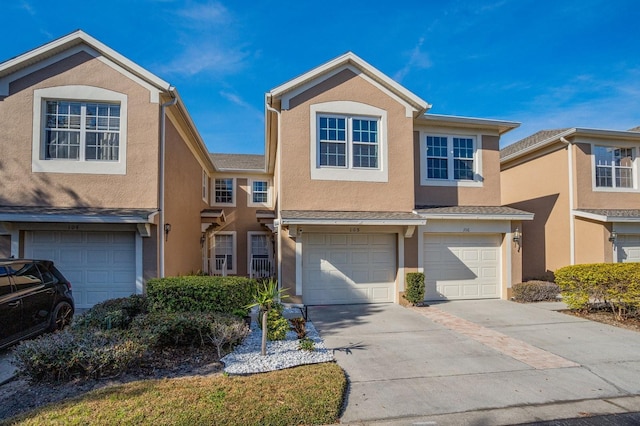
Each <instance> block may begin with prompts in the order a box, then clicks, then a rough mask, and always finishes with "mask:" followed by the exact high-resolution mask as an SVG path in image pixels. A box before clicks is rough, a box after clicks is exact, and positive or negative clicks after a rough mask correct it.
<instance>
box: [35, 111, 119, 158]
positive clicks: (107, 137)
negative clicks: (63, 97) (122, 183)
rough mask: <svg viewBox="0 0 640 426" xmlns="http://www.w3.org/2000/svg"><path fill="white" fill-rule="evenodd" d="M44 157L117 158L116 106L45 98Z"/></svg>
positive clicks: (117, 128) (117, 117)
mask: <svg viewBox="0 0 640 426" xmlns="http://www.w3.org/2000/svg"><path fill="white" fill-rule="evenodd" d="M45 123H46V124H45V131H44V133H45V136H44V158H45V159H46V160H54V159H65V160H77V161H118V159H119V158H120V156H119V154H120V105H118V104H108V103H86V102H69V101H46V122H45Z"/></svg>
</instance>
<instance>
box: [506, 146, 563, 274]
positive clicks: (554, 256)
mask: <svg viewBox="0 0 640 426" xmlns="http://www.w3.org/2000/svg"><path fill="white" fill-rule="evenodd" d="M501 180H502V183H501V188H502V191H501V193H502V203H503V204H505V205H509V206H512V207H514V208H517V209H521V210H524V211H528V212H532V213H534V214H535V218H534V220H533V221H523V222H522V234H523V236H522V256H523V259H522V264H523V265H522V275H523V279H531V278H543V277H545V276H548V274H549V272H552V271H554V270H556V269H557V268H560V267H562V266H566V265H568V264H569V263H570V261H571V258H570V256H571V254H570V244H569V196H568V190H569V178H568V166H567V150H566V149H560V150H558V151H554V152H552V153H550V154H547V155H546V156H543V157H539V158H536V159H532V160H530V161H527V162H524V163H522V164H519V165H518V166H516V167H513V168H509V169H506V170H503V171H502V173H501Z"/></svg>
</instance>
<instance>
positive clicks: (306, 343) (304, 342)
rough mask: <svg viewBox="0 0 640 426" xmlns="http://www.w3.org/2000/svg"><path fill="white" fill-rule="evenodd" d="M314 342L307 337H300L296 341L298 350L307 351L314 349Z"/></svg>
mask: <svg viewBox="0 0 640 426" xmlns="http://www.w3.org/2000/svg"><path fill="white" fill-rule="evenodd" d="M315 345H316V344H315V342H314V341H313V340H312V339H310V338H309V337H305V338H304V339H300V341H299V342H298V350H299V351H308V352H313V351H315V350H316V346H315Z"/></svg>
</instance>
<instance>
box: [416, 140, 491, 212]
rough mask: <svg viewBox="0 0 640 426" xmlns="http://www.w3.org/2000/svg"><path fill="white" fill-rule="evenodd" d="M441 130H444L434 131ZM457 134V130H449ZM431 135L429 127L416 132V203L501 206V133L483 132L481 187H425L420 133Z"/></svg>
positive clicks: (424, 165) (428, 204)
mask: <svg viewBox="0 0 640 426" xmlns="http://www.w3.org/2000/svg"><path fill="white" fill-rule="evenodd" d="M435 133H436V134H440V133H442V130H438V131H437V132H435ZM449 133H451V134H457V133H456V131H455V130H451V131H449ZM427 134H429V128H427V127H421V128H419V131H418V130H417V131H415V132H414V134H413V149H414V154H413V155H414V162H415V163H414V180H415V200H416V205H427V206H499V205H500V148H499V141H500V138H499V137H498V136H489V135H482V137H481V139H482V151H481V152H482V173H481V176H482V179H483V180H482V186H480V187H476V186H463V183H461V186H426V185H425V186H423V185H421V181H420V169H421V167H426V164H425V162H426V159H424V161H421V155H420V144H421V143H424V141H422V140H421V135H422V136H423V137H424V136H425V135H427Z"/></svg>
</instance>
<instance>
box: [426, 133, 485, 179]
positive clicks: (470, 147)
mask: <svg viewBox="0 0 640 426" xmlns="http://www.w3.org/2000/svg"><path fill="white" fill-rule="evenodd" d="M424 146H425V149H424V155H425V158H426V165H425V166H424V167H425V168H426V173H425V177H426V180H427V181H434V182H436V181H446V182H449V181H450V182H457V181H470V182H473V181H477V180H478V177H477V176H478V172H477V168H478V167H477V165H476V158H475V157H476V149H477V147H476V139H475V138H474V137H471V136H448V135H447V136H436V135H427V136H426V138H425V140H424ZM423 164H425V163H423Z"/></svg>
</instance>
